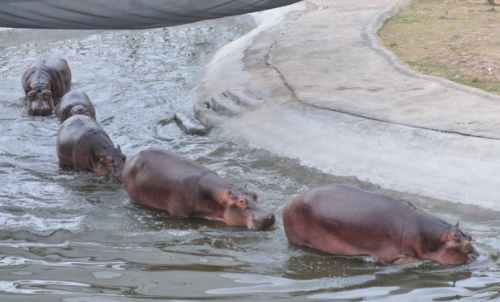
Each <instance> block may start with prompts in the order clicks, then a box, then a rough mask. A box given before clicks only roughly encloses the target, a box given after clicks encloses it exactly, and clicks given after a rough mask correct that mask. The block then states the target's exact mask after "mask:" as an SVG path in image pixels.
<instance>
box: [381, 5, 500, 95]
mask: <svg viewBox="0 0 500 302" xmlns="http://www.w3.org/2000/svg"><path fill="white" fill-rule="evenodd" d="M496 2H497V3H500V1H499V0H496ZM379 36H380V38H381V39H382V41H383V44H384V46H385V47H387V48H388V49H390V50H391V51H393V52H394V53H395V54H396V55H398V56H399V58H400V59H401V60H402V61H403V62H405V63H406V64H408V65H409V66H410V67H411V68H412V69H414V70H416V71H419V72H422V73H425V74H430V75H434V76H438V77H443V78H447V79H449V80H451V81H454V82H458V83H461V84H465V85H469V86H473V87H476V88H480V89H483V90H486V91H489V92H493V93H497V94H500V6H495V7H494V8H493V10H492V7H491V6H489V5H487V4H486V0H415V1H413V3H412V4H410V5H408V6H407V7H405V8H403V9H402V10H401V12H400V13H399V14H398V15H396V16H395V17H394V18H392V19H390V20H388V21H387V22H386V24H385V25H384V26H383V27H382V29H381V30H380V31H379Z"/></svg>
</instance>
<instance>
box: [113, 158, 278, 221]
mask: <svg viewBox="0 0 500 302" xmlns="http://www.w3.org/2000/svg"><path fill="white" fill-rule="evenodd" d="M123 184H124V186H125V189H126V190H127V192H128V193H129V195H130V197H131V198H132V200H133V201H134V202H135V203H137V204H142V205H146V206H150V207H153V208H157V209H162V210H165V211H167V212H169V213H170V214H173V215H177V216H182V217H202V218H205V219H209V220H217V221H222V222H225V223H226V224H228V225H232V226H245V227H247V228H249V229H259V230H260V229H265V228H267V227H269V226H271V225H273V224H274V221H275V218H274V215H273V214H272V213H270V212H268V211H266V210H264V209H261V208H260V207H259V206H258V205H257V203H256V202H257V199H258V196H257V193H256V192H253V191H250V190H248V189H247V188H246V187H244V186H243V187H240V186H236V185H234V184H231V183H230V182H228V181H226V180H224V179H223V178H222V177H220V176H219V175H217V174H216V173H215V172H213V171H211V170H209V169H207V168H205V167H204V166H202V165H200V164H198V163H196V162H194V161H192V160H190V159H187V158H185V157H182V156H180V155H176V154H174V153H171V152H168V151H165V150H157V149H150V150H143V151H141V152H140V153H139V154H138V155H136V156H135V157H134V158H132V159H131V160H130V161H128V162H127V163H126V165H125V169H124V172H123Z"/></svg>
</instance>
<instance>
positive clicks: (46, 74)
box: [21, 54, 71, 115]
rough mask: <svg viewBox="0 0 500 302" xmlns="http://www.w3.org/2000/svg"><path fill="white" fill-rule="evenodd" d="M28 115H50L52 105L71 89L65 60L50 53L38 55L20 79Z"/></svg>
mask: <svg viewBox="0 0 500 302" xmlns="http://www.w3.org/2000/svg"><path fill="white" fill-rule="evenodd" d="M21 82H22V85H23V89H24V92H25V94H26V100H27V105H28V114H29V115H51V114H52V110H53V109H54V105H55V104H57V102H58V101H59V100H60V99H61V98H62V96H63V95H64V94H66V93H67V92H68V91H69V90H70V89H71V71H70V69H69V66H68V63H67V62H66V60H64V59H62V58H60V57H58V56H56V55H52V54H46V55H43V56H41V57H39V58H38V59H37V60H36V61H35V62H33V63H32V64H31V65H30V66H29V67H28V69H26V71H25V72H24V73H23V76H22V79H21Z"/></svg>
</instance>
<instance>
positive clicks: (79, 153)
mask: <svg viewBox="0 0 500 302" xmlns="http://www.w3.org/2000/svg"><path fill="white" fill-rule="evenodd" d="M57 156H58V158H59V162H60V163H61V164H62V165H65V166H69V167H72V168H75V169H79V170H89V171H92V172H95V173H97V174H98V175H99V176H102V177H105V178H107V179H109V180H110V181H111V182H116V183H121V182H122V172H123V167H124V165H125V161H126V158H127V157H126V156H125V154H122V152H121V150H120V146H118V147H117V148H115V146H114V145H113V142H112V141H111V139H110V138H109V136H108V134H107V133H106V132H105V131H104V129H102V128H101V127H100V126H99V125H98V124H97V122H96V121H95V120H94V119H93V118H91V117H89V116H86V115H74V116H71V117H69V118H68V119H67V120H66V121H64V123H62V124H61V126H60V127H59V132H58V134H57Z"/></svg>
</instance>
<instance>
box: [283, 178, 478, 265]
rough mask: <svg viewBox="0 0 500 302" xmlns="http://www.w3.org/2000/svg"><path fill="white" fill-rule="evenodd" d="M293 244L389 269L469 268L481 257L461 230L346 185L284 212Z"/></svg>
mask: <svg viewBox="0 0 500 302" xmlns="http://www.w3.org/2000/svg"><path fill="white" fill-rule="evenodd" d="M283 223H284V227H285V232H286V236H287V237H288V240H289V241H291V242H292V243H295V244H298V245H304V246H308V247H312V248H316V249H319V250H321V251H324V252H327V253H331V254H338V255H369V256H372V257H374V258H376V259H379V260H381V261H383V262H386V263H393V262H396V261H404V260H413V259H414V258H420V259H427V260H433V261H437V262H440V263H442V264H464V263H469V262H471V261H473V260H475V259H476V258H477V257H478V256H479V254H478V252H477V251H476V250H475V249H474V247H473V246H472V244H471V236H469V235H467V234H465V233H463V232H462V231H461V230H460V229H459V228H458V225H457V226H453V225H450V224H448V223H446V222H444V221H442V220H440V219H438V218H436V217H434V216H431V215H429V214H427V213H425V212H423V211H421V210H419V209H417V208H415V207H414V206H413V205H412V204H410V203H408V202H403V201H399V200H396V199H394V198H391V197H389V196H384V195H381V194H376V193H371V192H367V191H363V190H360V189H356V188H352V187H349V186H344V185H327V186H324V187H319V188H315V189H311V190H309V191H306V192H304V193H302V194H300V195H299V196H297V197H295V198H294V199H292V200H291V201H289V202H288V204H287V205H286V206H285V209H284V210H283Z"/></svg>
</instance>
